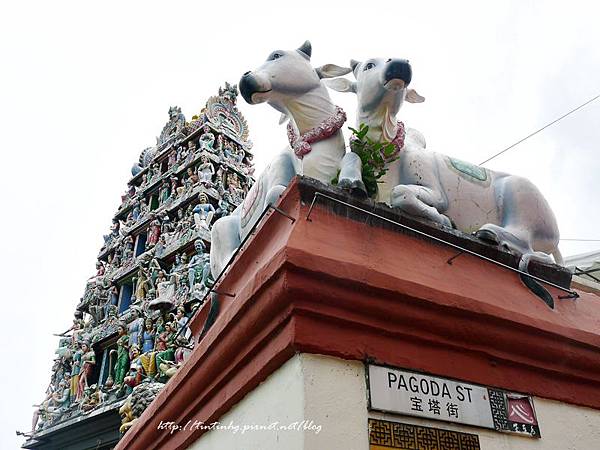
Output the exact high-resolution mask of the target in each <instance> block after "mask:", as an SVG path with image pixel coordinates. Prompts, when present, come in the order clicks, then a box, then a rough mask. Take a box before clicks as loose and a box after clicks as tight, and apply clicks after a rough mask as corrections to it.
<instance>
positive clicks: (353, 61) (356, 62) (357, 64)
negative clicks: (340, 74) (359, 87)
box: [350, 59, 360, 77]
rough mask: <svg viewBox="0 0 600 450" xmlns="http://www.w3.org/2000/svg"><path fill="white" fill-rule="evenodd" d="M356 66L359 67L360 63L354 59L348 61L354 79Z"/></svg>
mask: <svg viewBox="0 0 600 450" xmlns="http://www.w3.org/2000/svg"><path fill="white" fill-rule="evenodd" d="M358 66H360V61H357V60H355V59H351V60H350V67H352V72H353V73H354V76H355V77H356V68H357V67H358Z"/></svg>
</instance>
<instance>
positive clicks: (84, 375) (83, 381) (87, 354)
mask: <svg viewBox="0 0 600 450" xmlns="http://www.w3.org/2000/svg"><path fill="white" fill-rule="evenodd" d="M81 352H82V355H81V371H80V373H79V382H78V388H77V399H81V398H82V397H83V393H84V391H85V389H86V388H87V387H88V379H89V378H90V377H91V376H92V372H93V371H94V366H95V365H96V353H95V352H94V350H92V349H91V348H90V344H89V343H88V342H82V343H81Z"/></svg>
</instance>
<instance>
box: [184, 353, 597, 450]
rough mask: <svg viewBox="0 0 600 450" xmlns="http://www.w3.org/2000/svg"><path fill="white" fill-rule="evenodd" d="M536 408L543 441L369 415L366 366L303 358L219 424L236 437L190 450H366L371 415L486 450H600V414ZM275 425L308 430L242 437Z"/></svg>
mask: <svg viewBox="0 0 600 450" xmlns="http://www.w3.org/2000/svg"><path fill="white" fill-rule="evenodd" d="M534 403H535V408H536V413H537V416H538V419H539V423H540V429H541V433H542V439H532V438H527V437H521V436H516V435H510V434H502V433H498V432H495V431H491V430H486V429H481V428H474V427H467V426H461V425H455V424H450V423H445V422H436V421H432V420H425V419H418V418H413V417H406V416H398V415H392V414H381V413H377V412H369V411H368V410H367V394H366V381H365V367H364V365H363V364H362V363H360V362H357V361H345V360H341V359H337V358H331V357H325V356H320V355H310V354H300V355H296V356H294V357H293V358H292V359H290V360H289V361H288V362H287V363H286V364H284V365H283V366H282V367H281V368H279V369H278V370H277V371H275V372H274V373H273V374H272V375H271V376H270V377H269V378H267V380H265V381H264V382H263V383H262V384H261V385H259V386H258V387H257V388H256V389H255V390H254V391H252V392H251V393H249V394H248V395H247V396H246V397H244V399H242V400H241V401H240V402H239V403H238V404H237V405H235V406H234V407H233V408H232V409H231V410H230V411H229V412H228V413H226V414H225V415H224V416H223V417H222V418H221V420H220V424H221V425H223V426H226V425H228V424H230V423H231V424H232V425H233V426H236V425H237V426H239V428H238V432H234V430H231V429H230V430H213V431H209V432H207V433H205V434H204V435H203V436H202V437H201V438H200V439H199V440H198V441H196V442H195V443H194V444H193V445H192V446H191V447H190V449H192V450H209V449H216V448H226V449H240V450H248V449H260V450H269V449H286V450H288V449H289V450H300V449H306V450H313V449H314V450H320V449H345V450H346V449H347V450H353V449H356V450H366V449H368V448H369V445H368V431H367V420H368V418H369V417H372V418H378V419H384V420H390V421H397V422H404V423H412V424H417V425H425V426H429V427H434V428H442V429H447V430H455V431H462V432H465V433H471V434H477V435H478V436H479V440H480V444H481V448H482V449H484V450H530V449H536V450H538V449H544V450H596V449H600V411H597V410H593V409H589V408H583V407H578V406H573V405H567V404H564V403H560V402H556V401H551V400H546V399H542V398H535V399H534ZM302 421H304V422H302ZM275 422H277V424H278V425H286V426H287V425H292V426H294V425H296V426H299V427H300V428H310V429H302V430H297V429H296V430H281V429H280V430H259V431H252V430H251V431H245V432H244V433H242V430H243V427H244V425H246V426H250V425H262V426H268V425H269V424H273V423H275ZM317 427H320V429H319V428H317ZM317 431H318V432H317Z"/></svg>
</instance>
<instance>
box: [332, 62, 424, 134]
mask: <svg viewBox="0 0 600 450" xmlns="http://www.w3.org/2000/svg"><path fill="white" fill-rule="evenodd" d="M350 65H351V67H352V72H353V74H354V77H355V78H356V81H351V80H348V79H346V78H336V79H333V80H326V85H327V86H328V87H330V88H331V89H333V90H335V91H338V92H354V93H355V94H356V95H357V96H358V111H357V122H358V124H360V123H365V124H367V125H369V128H370V129H372V130H377V129H379V126H380V127H381V133H382V134H381V136H374V138H376V139H378V138H380V137H381V139H382V140H384V141H387V142H389V141H391V140H392V139H393V138H394V136H395V134H396V124H397V123H396V119H395V117H396V114H398V111H399V110H400V107H401V106H402V103H403V102H404V100H406V101H407V102H410V103H421V102H423V101H425V98H424V97H421V96H420V95H419V94H417V92H416V91H415V90H414V89H408V85H409V84H410V82H411V79H412V69H411V66H410V64H409V62H408V61H407V60H405V59H392V58H389V59H384V58H371V59H368V60H366V61H364V62H359V61H355V60H351V62H350Z"/></svg>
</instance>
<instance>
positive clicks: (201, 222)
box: [192, 192, 215, 231]
mask: <svg viewBox="0 0 600 450" xmlns="http://www.w3.org/2000/svg"><path fill="white" fill-rule="evenodd" d="M198 200H199V201H200V203H198V204H197V205H196V206H195V207H194V209H193V211H192V212H193V214H194V225H195V226H196V230H197V231H200V230H208V229H209V226H210V224H211V222H212V219H213V215H214V214H215V207H214V206H213V205H212V204H211V203H210V202H209V201H208V196H207V195H206V194H205V193H204V192H203V193H201V194H200V195H199V196H198Z"/></svg>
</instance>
